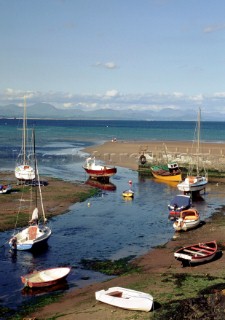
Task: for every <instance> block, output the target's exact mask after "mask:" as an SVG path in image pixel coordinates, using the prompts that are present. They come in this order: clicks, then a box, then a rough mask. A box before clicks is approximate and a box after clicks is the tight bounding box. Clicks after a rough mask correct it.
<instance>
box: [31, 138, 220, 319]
mask: <svg viewBox="0 0 225 320" xmlns="http://www.w3.org/2000/svg"><path fill="white" fill-rule="evenodd" d="M170 143H171V146H170ZM170 143H167V147H169V146H170V147H171V148H172V147H174V142H170ZM162 144H163V143H162V142H150V143H147V142H107V143H105V144H104V145H101V146H94V147H91V148H87V149H85V150H84V151H85V152H88V153H90V154H92V155H95V157H96V158H98V159H102V160H104V161H105V162H107V163H111V164H114V165H117V166H124V167H127V168H130V169H132V170H137V165H138V163H137V160H138V158H139V156H140V155H141V154H142V152H143V151H144V152H148V151H150V150H151V151H152V150H153V149H154V150H157V148H161V147H162ZM190 147H191V143H189V142H185V143H184V142H179V143H176V148H186V150H187V149H188V148H190ZM143 148H146V149H143ZM205 148H206V149H205V150H208V151H209V150H214V155H216V154H217V155H218V154H220V155H221V152H222V153H223V150H225V145H219V146H218V145H217V144H211V143H210V144H206V145H205ZM221 150H222V151H221ZM178 152H181V151H178ZM107 157H108V159H107ZM223 211H224V210H223V209H222V210H220V212H218V214H216V215H215V216H214V217H212V218H210V219H207V221H204V223H202V224H201V226H200V227H199V228H197V229H195V230H192V231H189V232H184V233H180V234H175V235H174V238H173V239H171V240H170V241H168V242H167V243H166V244H162V246H160V247H157V248H155V249H153V250H151V251H150V252H148V253H147V254H145V255H143V256H141V257H139V258H138V259H135V261H134V264H135V265H137V266H139V267H140V271H139V272H135V273H132V274H126V275H123V276H120V277H116V278H114V279H112V280H110V281H107V282H104V283H96V284H93V285H90V286H87V287H85V288H82V289H74V290H72V291H71V292H68V293H65V294H64V295H63V297H61V298H60V299H59V300H58V301H56V302H55V303H52V304H48V305H47V306H45V307H43V308H38V309H37V310H36V312H33V313H32V314H29V315H27V317H29V318H32V319H33V318H34V319H50V318H51V319H53V318H57V319H63V320H69V319H71V320H72V319H76V320H101V319H102V320H103V319H104V320H107V319H110V320H118V319H123V320H125V319H153V317H154V319H165V318H164V317H163V316H162V310H164V308H163V307H165V306H166V305H167V304H168V303H169V304H171V303H174V302H176V301H182V300H185V299H187V298H191V299H194V298H196V297H199V290H200V289H206V287H207V286H209V284H210V283H212V284H213V283H223V282H224V289H225V280H224V277H225V271H224V265H225V257H224V255H222V250H223V249H224V248H225V232H224V231H225V223H224V217H223ZM214 239H215V240H217V243H218V246H219V249H220V250H219V251H220V252H219V253H218V256H217V259H215V260H214V261H212V262H210V263H206V264H202V265H198V266H195V267H186V268H183V266H182V265H181V263H180V262H178V261H177V260H175V259H174V256H173V253H174V251H175V250H176V249H178V248H179V247H182V246H184V245H187V243H190V241H191V243H198V242H204V241H209V240H214ZM181 275H183V277H190V278H191V279H192V281H193V282H194V283H195V286H193V285H192V286H191V287H186V286H185V281H184V280H183V281H181V283H180V286H181V289H180V291H179V293H178V291H177V290H178V289H177V288H178V287H179V286H178V285H177V281H178V280H177V279H178V277H181ZM193 279H194V280H193ZM198 279H200V280H201V281H202V279H204V281H206V284H205V286H206V287H205V286H204V285H202V284H201V281H200V282H198ZM210 281H211V282H210ZM213 281H214V282H213ZM112 286H122V287H128V288H131V289H135V290H139V291H144V292H147V293H150V294H152V295H153V297H154V301H155V310H154V311H152V312H150V313H143V312H136V311H128V310H123V309H119V308H114V307H111V306H109V305H106V304H103V303H100V302H96V300H95V291H97V290H100V289H107V288H108V287H112ZM182 286H183V287H182ZM222 289H223V288H222ZM222 289H221V290H219V292H220V293H221V292H222ZM215 292H216V293H217V292H218V290H215V291H213V292H211V293H214V294H215ZM222 296H223V295H222ZM211 300H212V299H211ZM211 300H210V301H211ZM217 300H218V299H217ZM212 301H214V300H212ZM212 301H211V303H214V302H212ZM223 303H224V302H223ZM192 304H193V301H192ZM208 304H209V302H208ZM209 307H210V311H208V309H207V308H206V309H205V312H206V311H207V312H208V313H209V312H212V311H211V309H212V307H213V312H216V310H215V308H214V306H210V304H209ZM197 308H198V307H196V308H195V310H194V311H193V310H192V313H193V314H194V313H195V316H196V310H197ZM157 317H158V318H157ZM190 318H191V314H189V316H188V317H187V319H190ZM166 319H184V318H183V317H182V318H179V317H173V318H166ZM192 319H209V318H207V317H205V318H203V317H197V316H196V317H195V318H192ZM210 319H211V318H210ZM213 319H222V318H215V317H214V318H213Z"/></svg>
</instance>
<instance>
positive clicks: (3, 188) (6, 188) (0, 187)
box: [0, 184, 12, 194]
mask: <svg viewBox="0 0 225 320" xmlns="http://www.w3.org/2000/svg"><path fill="white" fill-rule="evenodd" d="M11 190H12V186H11V185H10V184H0V194H3V193H10V192H11Z"/></svg>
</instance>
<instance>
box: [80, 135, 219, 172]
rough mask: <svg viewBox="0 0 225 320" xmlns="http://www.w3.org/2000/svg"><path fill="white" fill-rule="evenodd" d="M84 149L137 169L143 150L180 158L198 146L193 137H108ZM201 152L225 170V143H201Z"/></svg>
mask: <svg viewBox="0 0 225 320" xmlns="http://www.w3.org/2000/svg"><path fill="white" fill-rule="evenodd" d="M84 151H85V152H87V153H89V154H90V155H92V156H95V157H96V158H97V159H101V160H103V161H105V162H106V163H107V164H111V165H115V166H120V167H126V168H130V169H132V170H137V169H138V162H139V158H140V156H141V155H143V154H145V155H149V156H150V157H151V158H153V159H154V161H157V160H160V159H162V158H163V157H164V158H165V156H166V155H170V156H171V157H172V158H173V159H178V160H179V159H182V157H184V156H185V155H190V154H193V155H195V154H196V151H197V149H196V144H193V142H191V141H166V142H165V141H116V142H113V141H108V142H106V143H104V144H102V145H98V146H93V147H89V148H86V149H85V150H84ZM200 152H201V155H203V156H204V160H205V162H207V164H208V166H209V168H210V167H213V168H214V169H216V170H223V169H224V170H225V144H224V143H218V144H217V143H201V149H200ZM206 160H208V161H206Z"/></svg>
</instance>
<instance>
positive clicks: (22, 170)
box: [15, 97, 35, 182]
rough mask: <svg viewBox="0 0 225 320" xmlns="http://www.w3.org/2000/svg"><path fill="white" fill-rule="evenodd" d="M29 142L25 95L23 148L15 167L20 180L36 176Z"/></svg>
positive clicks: (31, 178) (16, 175)
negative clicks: (28, 146)
mask: <svg viewBox="0 0 225 320" xmlns="http://www.w3.org/2000/svg"><path fill="white" fill-rule="evenodd" d="M27 143H28V129H27V111H26V97H24V114H23V133H22V150H21V152H20V154H19V155H18V160H17V162H18V163H17V165H16V168H15V177H16V178H17V179H18V181H20V182H22V181H28V180H33V179H34V178H35V172H34V168H33V166H31V159H30V156H31V154H32V152H31V154H29V153H28V150H27Z"/></svg>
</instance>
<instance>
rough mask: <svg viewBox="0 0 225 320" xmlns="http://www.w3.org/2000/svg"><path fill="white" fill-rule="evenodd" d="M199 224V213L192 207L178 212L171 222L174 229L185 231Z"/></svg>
mask: <svg viewBox="0 0 225 320" xmlns="http://www.w3.org/2000/svg"><path fill="white" fill-rule="evenodd" d="M199 224H200V215H199V213H198V211H197V210H196V209H194V208H189V209H187V210H183V211H181V212H180V217H179V218H178V219H177V220H176V221H175V222H174V223H173V227H174V229H175V230H176V231H187V230H189V229H193V228H196V227H197V226H198V225H199Z"/></svg>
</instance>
